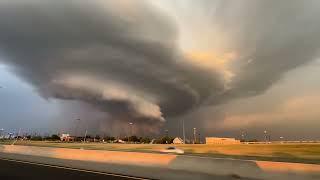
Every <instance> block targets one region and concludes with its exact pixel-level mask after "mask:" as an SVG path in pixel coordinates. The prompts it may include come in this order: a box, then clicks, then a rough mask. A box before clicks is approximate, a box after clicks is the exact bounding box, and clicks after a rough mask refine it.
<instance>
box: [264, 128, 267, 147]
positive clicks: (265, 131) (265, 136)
mask: <svg viewBox="0 0 320 180" xmlns="http://www.w3.org/2000/svg"><path fill="white" fill-rule="evenodd" d="M264 140H265V143H266V144H267V130H264Z"/></svg>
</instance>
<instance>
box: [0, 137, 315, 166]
mask: <svg viewBox="0 0 320 180" xmlns="http://www.w3.org/2000/svg"><path fill="white" fill-rule="evenodd" d="M11 143H12V141H2V142H0V144H11ZM15 144H16V145H25V146H43V147H59V148H73V149H80V148H84V149H92V150H111V151H136V152H153V153H159V151H160V150H161V149H164V148H165V147H167V146H170V145H163V144H102V143H85V144H84V143H61V142H49V141H48V142H46V141H17V142H16V143H15ZM175 146H177V147H178V148H180V149H183V150H184V151H185V153H186V154H188V155H194V156H208V157H223V158H236V159H250V160H268V161H284V162H299V163H313V164H320V144H239V145H205V144H198V145H193V144H184V145H175Z"/></svg>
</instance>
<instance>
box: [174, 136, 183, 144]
mask: <svg viewBox="0 0 320 180" xmlns="http://www.w3.org/2000/svg"><path fill="white" fill-rule="evenodd" d="M173 144H184V143H183V140H182V139H181V138H179V137H176V138H174V140H173Z"/></svg>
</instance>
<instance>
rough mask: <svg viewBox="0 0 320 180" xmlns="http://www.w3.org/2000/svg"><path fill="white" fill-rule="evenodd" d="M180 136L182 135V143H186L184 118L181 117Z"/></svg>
mask: <svg viewBox="0 0 320 180" xmlns="http://www.w3.org/2000/svg"><path fill="white" fill-rule="evenodd" d="M182 136H183V144H186V133H185V130H184V119H182Z"/></svg>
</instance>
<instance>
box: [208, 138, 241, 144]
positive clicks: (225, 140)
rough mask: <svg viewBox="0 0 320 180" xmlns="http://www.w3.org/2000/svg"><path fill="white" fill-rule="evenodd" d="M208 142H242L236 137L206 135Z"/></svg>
mask: <svg viewBox="0 0 320 180" xmlns="http://www.w3.org/2000/svg"><path fill="white" fill-rule="evenodd" d="M206 144H240V140H236V139H235V138H220V137H206Z"/></svg>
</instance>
